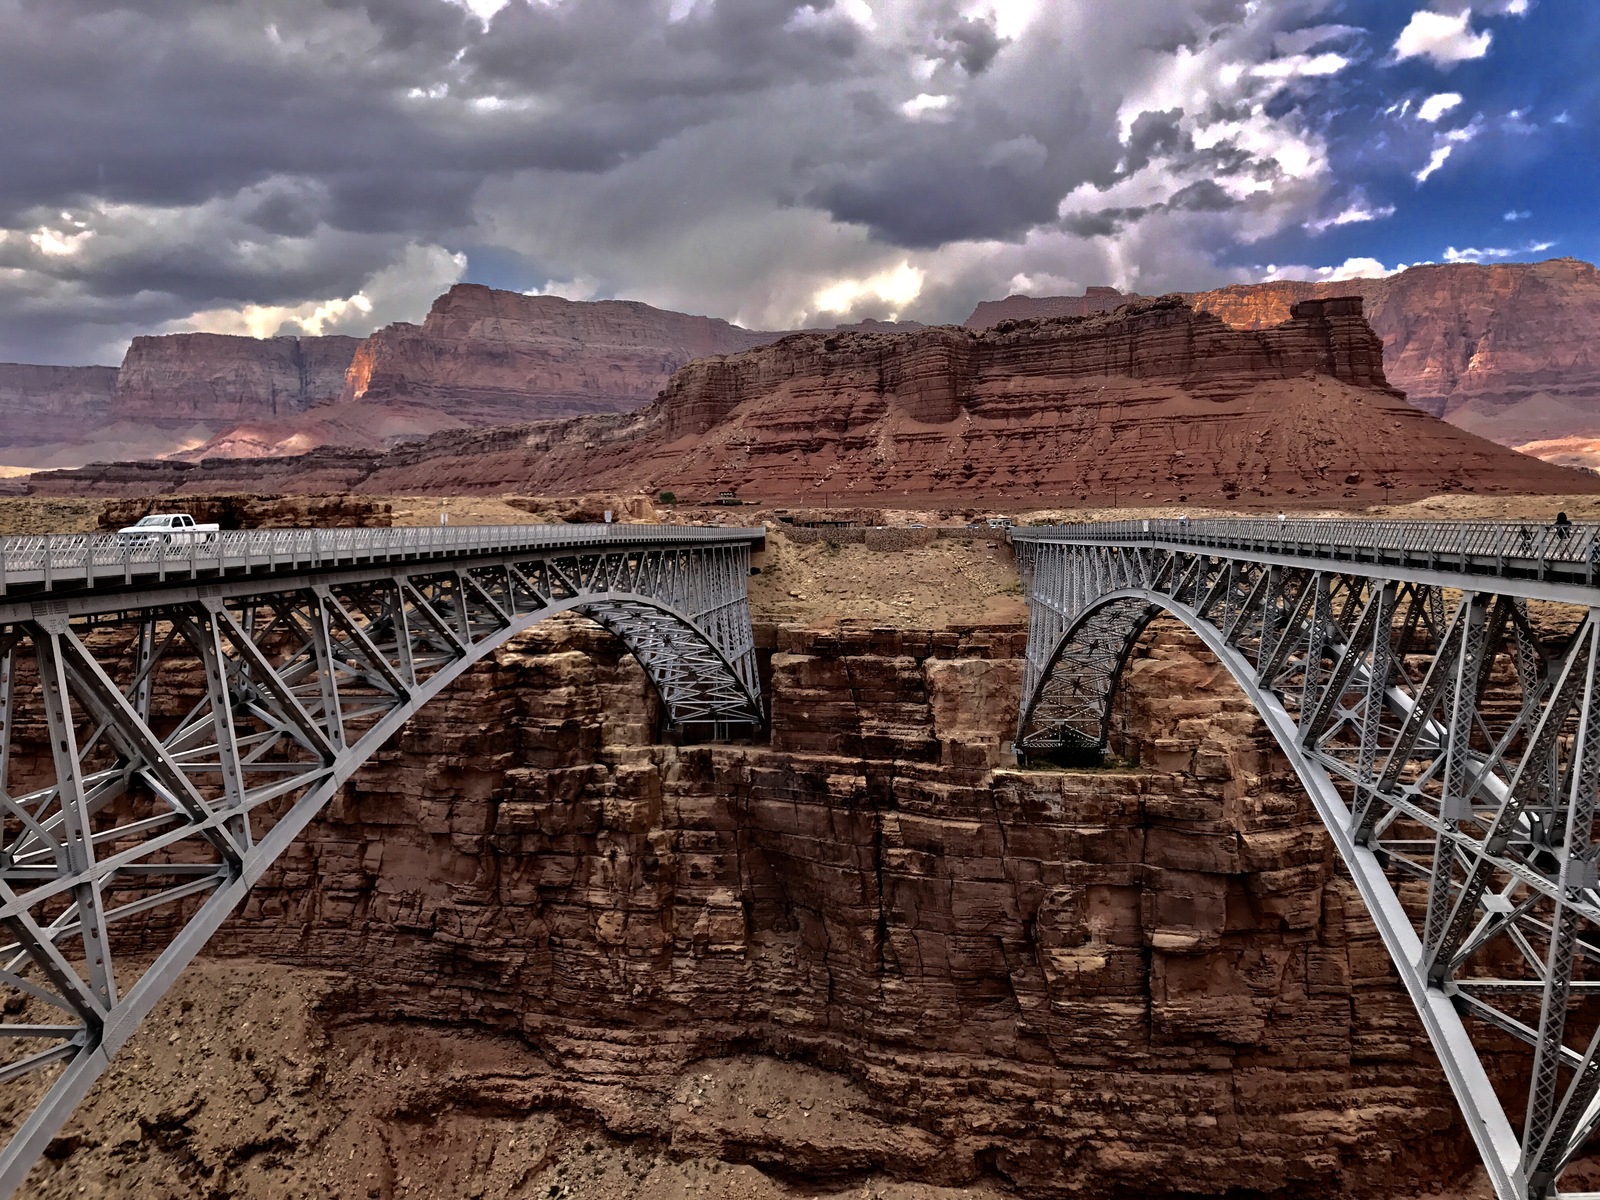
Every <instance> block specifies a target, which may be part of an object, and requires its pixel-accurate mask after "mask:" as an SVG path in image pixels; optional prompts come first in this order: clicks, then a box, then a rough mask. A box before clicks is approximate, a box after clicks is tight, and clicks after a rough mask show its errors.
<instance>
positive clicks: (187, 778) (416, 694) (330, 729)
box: [0, 525, 764, 1195]
mask: <svg viewBox="0 0 1600 1200" xmlns="http://www.w3.org/2000/svg"><path fill="white" fill-rule="evenodd" d="M763 537H764V531H763V530H761V529H720V528H717V529H713V528H685V527H680V526H667V525H579V526H538V525H510V526H478V527H440V528H432V527H429V528H415V529H318V530H255V531H249V532H227V533H222V534H220V535H218V536H217V537H215V538H214V539H211V540H209V541H204V542H198V541H197V542H176V541H174V542H166V541H160V540H153V541H133V540H130V539H125V538H118V537H116V536H115V535H95V536H75V537H31V538H9V539H5V540H3V541H0V926H3V928H4V930H5V934H4V935H0V936H3V937H4V938H6V939H8V943H7V944H5V945H3V946H0V997H3V999H4V1001H5V1003H4V1005H3V1006H0V1084H3V1085H4V1086H6V1087H7V1088H8V1089H11V1090H12V1092H13V1094H14V1095H18V1096H22V1097H24V1098H25V1099H26V1100H27V1101H29V1102H32V1104H33V1107H32V1109H31V1112H29V1113H28V1115H26V1116H25V1117H23V1118H22V1119H21V1124H20V1125H19V1126H18V1127H16V1128H15V1130H14V1131H12V1136H11V1139H10V1142H9V1143H8V1144H7V1145H6V1147H5V1149H4V1150H3V1151H0V1195H9V1194H11V1193H12V1192H13V1191H14V1190H15V1189H17V1188H18V1187H20V1186H21V1184H22V1181H23V1179H24V1178H25V1177H26V1175H27V1173H28V1171H29V1169H30V1168H31V1166H32V1164H33V1162H34V1161H35V1160H36V1159H37V1157H38V1156H39V1154H40V1153H42V1152H43V1150H44V1148H45V1146H46V1145H47V1144H48V1143H49V1141H50V1139H51V1138H52V1137H54V1136H55V1134H56V1133H57V1132H58V1131H59V1129H60V1128H61V1126H62V1124H63V1123H64V1122H65V1121H66V1119H67V1118H68V1116H70V1115H71V1113H72V1110H73V1108H74V1107H75V1106H76V1105H77V1103H78V1102H79V1100H81V1099H82V1097H83V1096H84V1094H85V1093H86V1092H87V1091H88V1089H89V1087H90V1086H91V1085H92V1083H93V1082H94V1080H95V1079H96V1078H97V1077H98V1076H99V1075H100V1073H101V1072H102V1071H103V1070H104V1069H105V1068H106V1066H107V1065H108V1063H109V1061H110V1059H111V1057H112V1056H113V1055H114V1054H115V1053H116V1051H117V1050H118V1049H119V1048H120V1047H121V1046H122V1045H123V1044H124V1043H125V1042H126V1041H127V1039H128V1038H129V1037H130V1036H131V1035H132V1033H133V1032H134V1031H135V1030H136V1029H137V1028H138V1027H139V1025H140V1023H141V1022H142V1021H143V1020H144V1019H145V1018H146V1017H147V1016H148V1015H149V1013H150V1011H151V1009H152V1008H153V1007H154V1006H155V1004H156V1002H157V1001H158V1000H159V999H160V997H161V996H162V994H163V993H164V992H165V991H166V990H167V988H168V987H169V986H170V985H171V983H172V981H173V980H174V979H175V978H176V977H177V975H178V974H179V973H180V972H181V971H182V970H183V968H184V967H185V966H186V965H187V964H188V963H189V962H190V961H191V960H192V959H193V958H194V956H195V955H196V954H197V953H198V952H199V951H200V948H201V947H202V946H203V945H204V943H205V941H206V940H207V938H209V937H210V936H211V934H212V933H214V932H215V931H216V929H217V928H218V927H219V926H220V925H221V923H222V922H223V921H224V920H225V919H226V918H227V916H228V914H229V913H230V912H231V911H232V910H233V909H234V907H235V906H236V905H237V904H238V903H239V901H240V900H242V899H243V898H244V896H245V894H246V893H247V892H248V891H249V889H250V887H251V886H252V885H253V884H254V883H255V882H256V881H257V880H258V879H259V878H260V876H261V874H262V873H263V872H264V871H265V870H266V869H267V868H268V867H269V866H270V865H271V863H272V862H273V861H274V860H275V859H277V858H278V856H279V855H281V854H282V853H283V851H284V850H285V849H286V848H287V847H288V845H289V844H290V842H291V841H292V840H293V838H294V837H295V836H296V835H297V834H298V833H299V832H300V831H301V830H302V829H304V828H305V826H306V825H307V824H308V823H309V822H310V821H311V820H312V819H313V818H314V817H315V816H316V815H317V813H318V812H320V811H321V810H322V808H323V807H324V806H325V805H326V804H327V802H328V801H329V800H330V799H331V798H332V797H333V795H334V794H335V793H336V792H337V791H338V789H339V788H340V787H341V786H342V785H343V784H344V783H345V781H346V780H348V779H349V778H350V776H351V775H352V774H353V773H354V772H355V771H356V769H357V768H358V767H359V766H360V765H361V764H362V763H363V762H365V761H366V760H367V759H368V758H369V757H370V756H371V755H372V753H373V752H374V751H375V750H376V749H378V747H379V746H381V745H382V744H383V743H384V742H385V741H386V740H387V739H388V738H389V737H391V736H392V735H393V734H394V733H395V732H396V731H397V730H398V729H399V728H400V727H401V726H402V725H403V724H404V723H405V722H406V720H407V719H408V718H410V717H411V715H412V714H414V713H415V712H416V711H417V710H418V709H419V708H421V707H422V705H424V704H425V703H427V702H428V701H429V700H431V699H432V698H433V697H435V696H436V695H438V694H439V692H441V691H442V690H443V689H444V688H445V687H447V686H448V685H449V684H450V683H451V682H452V681H454V680H455V679H456V678H458V677H459V676H460V675H461V674H462V673H463V672H464V671H465V670H466V669H467V668H468V667H470V666H471V665H472V664H474V663H476V662H478V661H480V660H481V659H483V658H484V657H485V656H487V655H488V654H490V653H492V652H493V651H494V650H495V649H496V648H498V647H499V646H501V645H503V644H505V642H506V641H508V640H509V639H510V638H512V637H515V636H516V635H517V634H518V633H520V632H522V631H524V630H526V629H527V628H529V627H530V626H531V625H533V624H534V623H536V622H538V621H540V620H543V619H545V618H547V617H549V616H552V615H554V614H556V613H561V612H575V613H578V614H581V615H583V616H587V617H589V618H591V619H592V620H594V621H597V622H598V623H599V624H600V625H602V626H603V627H605V628H606V629H608V630H610V631H611V632H613V633H615V634H616V635H617V636H618V637H619V638H621V640H622V641H623V642H624V644H626V645H627V647H628V649H629V650H630V651H632V653H633V654H634V656H635V657H636V658H637V659H638V660H639V662H640V664H641V666H642V667H643V668H644V670H645V673H646V674H647V675H648V676H649V678H650V680H651V682H652V683H653V684H654V685H655V688H656V690H657V691H658V692H659V693H660V696H661V700H662V706H663V709H664V712H665V715H666V718H667V720H668V721H669V722H671V723H672V724H673V725H676V726H698V727H702V728H705V729H707V730H709V731H710V732H712V733H714V734H722V733H726V732H728V731H730V730H733V729H736V728H740V727H743V728H746V729H748V728H750V727H753V726H757V725H760V724H761V723H762V721H763V713H762V707H761V695H760V688H759V683H758V677H757V673H756V660H755V641H754V637H753V634H752V630H751V624H750V605H749V596H748V591H747V588H746V583H747V577H748V575H749V571H750V552H751V549H752V547H754V546H758V545H760V544H761V542H762V539H763ZM156 910H159V911H158V912H157V915H156V919H155V920H153V921H151V920H140V918H141V917H143V915H144V914H149V913H152V912H154V911H156ZM119 923H121V927H122V928H123V929H126V930H128V934H127V935H125V936H124V937H123V938H121V939H118V941H117V942H115V943H114V942H113V939H112V932H113V930H114V929H115V928H117V927H118V925H119ZM152 959H153V961H152ZM21 1107H23V1108H26V1104H23V1105H21Z"/></svg>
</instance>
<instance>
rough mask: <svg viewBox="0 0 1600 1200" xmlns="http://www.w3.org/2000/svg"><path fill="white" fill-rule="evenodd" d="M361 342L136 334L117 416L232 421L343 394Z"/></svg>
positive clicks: (283, 412)
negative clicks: (346, 375)
mask: <svg viewBox="0 0 1600 1200" xmlns="http://www.w3.org/2000/svg"><path fill="white" fill-rule="evenodd" d="M359 343H360V339H358V338H353V337H338V336H329V337H275V338H251V337H236V336H233V335H229V334H220V333H170V334H163V335H160V336H158V337H136V338H134V339H133V343H132V344H131V345H130V346H129V347H128V353H127V356H126V357H125V358H124V359H123V360H122V366H121V368H120V369H119V370H118V372H117V393H116V398H115V400H114V402H113V405H112V413H113V415H114V416H116V417H118V418H138V419H141V420H152V419H153V420H160V421H170V420H178V419H193V418H200V419H203V420H206V421H214V422H232V421H238V420H243V419H248V418H262V417H278V416H287V415H289V414H290V413H297V412H302V411H304V410H305V409H307V408H310V407H311V406H312V405H314V404H321V403H323V402H324V401H327V400H332V399H334V398H335V397H337V396H338V395H339V393H340V391H341V390H342V389H343V387H344V376H345V372H346V371H347V370H348V369H349V367H350V360H351V359H352V357H353V356H354V355H355V351H356V347H357V345H359Z"/></svg>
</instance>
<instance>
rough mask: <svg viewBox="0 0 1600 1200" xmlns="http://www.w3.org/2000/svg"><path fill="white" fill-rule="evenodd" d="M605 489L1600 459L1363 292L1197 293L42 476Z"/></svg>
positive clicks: (918, 489)
mask: <svg viewBox="0 0 1600 1200" xmlns="http://www.w3.org/2000/svg"><path fill="white" fill-rule="evenodd" d="M530 479H537V480H539V481H540V487H541V488H542V489H543V490H546V491H550V492H561V491H563V490H565V491H574V492H576V491H586V490H593V489H596V488H600V489H608V488H609V489H614V490H623V491H626V490H629V489H644V490H647V491H654V490H656V489H667V490H671V491H673V492H675V493H677V494H678V495H680V496H683V497H686V498H692V497H701V498H707V499H709V498H711V497H713V496H715V495H716V494H717V493H718V492H719V491H720V490H722V489H724V488H733V489H735V490H737V491H738V492H739V494H740V495H741V496H744V497H745V498H747V499H755V500H765V501H776V502H793V501H806V502H813V503H822V504H833V505H849V504H853V503H856V502H857V501H858V500H870V499H871V498H883V497H894V498H897V499H906V500H913V501H922V500H930V499H931V500H937V499H939V498H952V499H953V498H959V499H961V500H963V501H965V502H978V503H990V504H993V503H997V502H1006V503H1010V504H1013V505H1014V504H1017V503H1019V502H1030V501H1031V502H1033V504H1034V505H1035V506H1037V505H1040V504H1049V503H1052V502H1055V503H1067V504H1073V503H1084V502H1092V503H1114V502H1116V501H1117V500H1119V499H1120V500H1131V501H1138V500H1146V501H1154V502H1156V503H1181V504H1188V503H1196V504H1198V503H1206V502H1209V503H1216V504H1246V505H1248V504H1260V505H1275V504H1279V503H1282V502H1284V501H1285V500H1286V499H1288V498H1295V499H1296V500H1299V501H1308V500H1309V501H1315V502H1317V503H1328V502H1334V503H1341V502H1345V501H1355V502H1362V501H1371V500H1386V499H1393V500H1406V499H1412V498H1417V497H1421V496H1426V495H1431V494H1434V493H1437V492H1441V491H1451V490H1467V491H1471V490H1484V491H1505V492H1533V493H1538V492H1545V493H1577V492H1587V491H1595V490H1600V481H1597V480H1596V479H1595V478H1594V477H1593V476H1588V475H1583V474H1578V473H1575V472H1571V471H1568V470H1563V469H1560V468H1557V467H1554V466H1551V465H1549V464H1546V463H1542V462H1539V461H1538V460H1535V459H1531V458H1527V457H1524V456H1521V455H1517V454H1513V453H1511V452H1510V451H1507V450H1505V449H1504V448H1502V447H1499V446H1496V445H1494V444H1493V443H1491V442H1488V441H1485V440H1483V439H1481V438H1477V437H1474V436H1472V435H1470V434H1467V433H1465V432H1463V431H1461V430H1457V429H1454V428H1452V427H1450V426H1449V425H1446V424H1443V423H1441V422H1439V421H1437V420H1435V419H1433V418H1431V417H1429V416H1428V415H1426V414H1425V413H1422V412H1421V411H1419V410H1418V409H1416V408H1414V407H1412V406H1410V405H1408V404H1406V403H1405V402H1404V401H1403V400H1402V399H1401V398H1400V396H1399V393H1397V392H1396V391H1395V390H1394V389H1393V388H1391V387H1390V386H1389V385H1388V383H1387V382H1386V379H1385V376H1384V371H1383V363H1382V350H1381V346H1380V344H1379V341H1378V339H1377V337H1376V336H1375V335H1374V334H1373V332H1372V330H1371V328H1370V327H1369V326H1368V325H1367V324H1366V322H1365V321H1364V320H1363V319H1362V316H1361V305H1360V302H1359V301H1358V300H1356V299H1329V300H1310V301H1305V302H1302V303H1300V304H1297V305H1295V306H1294V307H1293V309H1292V310H1291V315H1290V317H1289V318H1288V319H1287V320H1286V321H1284V322H1283V323H1282V324H1279V325H1275V326H1272V327H1271V328H1267V329H1261V330H1240V329H1233V328H1230V327H1229V326H1228V325H1227V324H1225V323H1224V322H1223V321H1222V320H1220V319H1219V318H1218V317H1216V316H1214V315H1212V314H1209V313H1201V312H1196V311H1194V310H1193V309H1191V308H1190V307H1189V306H1188V305H1187V304H1186V303H1185V302H1184V301H1183V300H1182V299H1181V298H1180V297H1165V298H1161V299H1157V300H1151V301H1140V302H1138V303H1134V304H1130V305H1127V306H1124V307H1122V308H1120V309H1119V310H1118V311H1117V312H1115V313H1112V314H1109V315H1099V316H1090V317H1067V318H1056V319H1050V320H1028V321H1013V322H1003V323H1001V324H1000V325H997V326H995V327H993V328H991V329H988V330H981V331H972V330H966V329H961V328H957V327H951V326H946V327H940V328H934V329H926V330H921V331H917V332H913V333H907V334H887V333H857V332H849V333H845V332H839V333H813V334H794V335H790V336H788V337H785V338H782V339H781V340H779V341H777V342H775V343H773V344H772V345H769V346H765V347H762V348H759V349H756V350H751V351H747V352H745V353H743V354H738V355H731V356H717V357H709V358H701V359H697V360H695V361H694V362H692V363H691V364H689V365H688V366H687V367H685V368H683V369H682V370H680V371H679V372H678V373H677V374H676V375H674V376H673V378H672V380H671V382H670V383H669V384H668V386H667V387H666V389H665V390H664V391H663V392H662V393H661V395H660V397H659V398H658V399H657V400H656V401H655V402H654V403H653V404H652V405H651V406H650V407H649V408H647V409H644V410H643V411H641V412H638V413H634V414H618V415H601V416H596V417H589V418H578V419H573V420H569V421H558V422H546V423H543V424H536V425H525V426H509V427H502V428H498V429H492V430H458V431H451V432H446V433H441V434H438V435H435V436H434V437H431V438H429V439H427V440H425V441H423V442H421V443H418V444H416V445H411V446H403V447H400V448H397V449H396V450H394V451H392V452H390V453H388V454H385V455H376V454H366V453H355V452H347V451H338V450H329V449H323V450H321V451H318V452H316V453H313V454H310V455H307V456H305V457H303V458H298V459H266V460H261V461H259V462H257V463H253V464H250V465H249V466H248V467H244V466H242V465H240V464H234V463H230V462H227V461H222V460H210V461H206V462H203V463H201V464H200V465H199V466H198V467H190V466H187V465H181V464H138V463H134V464H118V465H115V466H112V467H108V468H104V469H101V468H94V469H90V470H86V471H81V472H62V473H57V474H55V475H52V476H41V477H37V479H36V480H35V483H34V486H35V487H36V488H37V490H39V491H40V492H41V493H46V494H49V493H56V492H66V493H90V494H117V493H121V494H138V493H142V492H148V491H170V492H193V491H207V492H212V491H227V490H241V489H243V488H245V487H248V488H250V489H251V490H254V489H257V488H270V489H271V490H274V491H295V490H300V491H318V492H324V491H339V490H359V491H364V492H371V493H378V494H402V493H410V494H415V493H417V492H445V493H451V492H473V491H508V490H518V491H520V490H525V489H526V487H527V481H528V480H530Z"/></svg>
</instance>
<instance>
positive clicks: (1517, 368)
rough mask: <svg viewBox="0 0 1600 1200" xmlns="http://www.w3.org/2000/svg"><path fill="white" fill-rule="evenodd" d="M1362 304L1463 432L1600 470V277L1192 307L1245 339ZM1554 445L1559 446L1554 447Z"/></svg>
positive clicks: (1502, 278) (1502, 274) (1506, 270)
mask: <svg viewBox="0 0 1600 1200" xmlns="http://www.w3.org/2000/svg"><path fill="white" fill-rule="evenodd" d="M1106 291H1107V289H1102V288H1091V289H1089V295H1088V296H1087V297H1073V296H1066V297H1054V296H1053V297H1041V298H1038V299H1031V298H1029V297H1025V296H1011V297H1008V298H1007V299H1006V300H1004V301H999V302H994V303H988V304H980V305H979V306H978V307H977V308H976V309H975V310H974V311H973V313H972V315H971V316H970V317H969V318H968V319H967V325H968V327H969V328H985V327H987V326H988V325H991V324H993V323H995V322H996V321H998V320H1000V319H1004V318H1011V319H1016V318H1021V317H1049V316H1057V315H1066V314H1068V313H1072V312H1075V311H1076V307H1077V306H1084V305H1091V304H1099V303H1104V302H1106V301H1105V296H1104V293H1105V292H1106ZM1346 295H1359V296H1360V297H1361V298H1362V300H1363V302H1364V303H1365V306H1366V313H1367V319H1368V320H1369V321H1370V322H1371V323H1372V328H1373V330H1374V331H1375V332H1376V333H1377V334H1378V336H1379V337H1381V338H1382V339H1383V347H1384V371H1385V374H1386V375H1387V376H1388V379H1389V382H1391V383H1392V384H1394V385H1395V386H1396V387H1398V388H1400V389H1401V390H1402V391H1404V392H1405V393H1406V398H1407V399H1408V400H1409V401H1410V402H1411V403H1412V404H1415V405H1416V406H1417V407H1419V408H1421V409H1423V410H1424V411H1426V412H1429V413H1431V414H1433V415H1434V416H1437V417H1443V418H1444V419H1445V420H1446V421H1449V422H1450V423H1451V424H1453V425H1457V426H1459V427H1460V428H1463V429H1467V430H1470V431H1472V432H1473V433H1478V434H1482V435H1483V436H1484V437H1487V438H1490V439H1492V440H1494V441H1497V442H1500V443H1501V444H1502V445H1507V446H1514V447H1519V448H1524V449H1527V450H1528V452H1530V453H1534V454H1538V455H1540V456H1541V457H1545V458H1550V459H1551V460H1552V461H1557V462H1565V463H1573V464H1580V465H1587V466H1600V452H1597V451H1596V449H1595V445H1594V443H1595V442H1597V441H1600V272H1597V271H1596V269H1595V267H1594V266H1593V265H1591V264H1589V263H1585V262H1580V261H1578V260H1577V259H1572V258H1557V259H1551V260H1549V261H1547V262H1541V263H1503V264H1496V265H1484V266H1477V265H1472V264H1466V263H1460V264H1452V265H1447V266H1421V267H1411V268H1409V269H1407V270H1405V271H1402V272H1400V273H1399V274H1396V275H1391V276H1388V277H1386V278H1383V279H1349V280H1342V281H1340V282H1337V283H1298V282H1290V281H1277V282H1272V283H1253V284H1236V285H1234V286H1232V287H1226V288H1220V289H1218V290H1216V291H1212V292H1200V293H1196V294H1194V295H1193V296H1192V297H1191V300H1192V302H1193V304H1194V306H1195V308H1196V309H1199V310H1201V311H1204V312H1212V313H1215V314H1217V315H1218V316H1219V317H1221V318H1222V319H1223V320H1224V321H1226V322H1227V323H1228V324H1230V325H1232V326H1234V327H1235V328H1240V329H1262V328H1265V327H1267V326H1271V325H1276V324H1278V323H1279V322H1281V321H1283V320H1285V319H1286V318H1287V316H1288V314H1289V311H1290V309H1291V308H1292V307H1293V305H1294V304H1296V303H1298V302H1299V301H1301V300H1308V299H1321V298H1326V297H1330V296H1346ZM1545 443H1550V444H1548V445H1546V444H1545Z"/></svg>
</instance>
